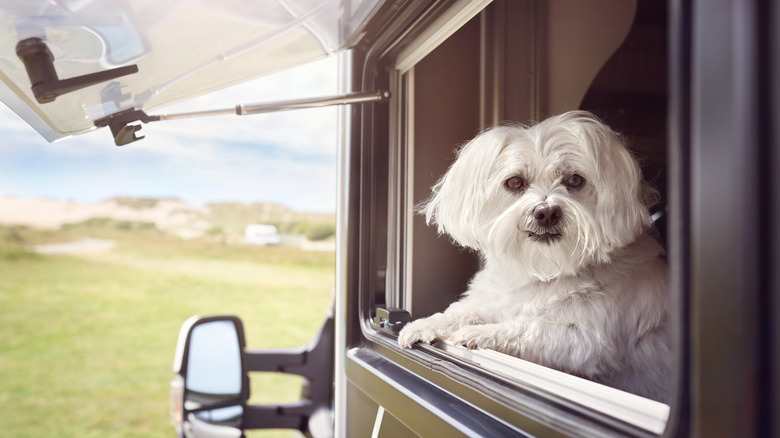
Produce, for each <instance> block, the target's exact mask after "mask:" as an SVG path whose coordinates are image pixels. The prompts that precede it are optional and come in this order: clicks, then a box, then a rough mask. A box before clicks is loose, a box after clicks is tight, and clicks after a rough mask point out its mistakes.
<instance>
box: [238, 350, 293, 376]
mask: <svg viewBox="0 0 780 438" xmlns="http://www.w3.org/2000/svg"><path fill="white" fill-rule="evenodd" d="M306 350H307V348H306V347H305V346H304V347H295V348H277V349H265V350H245V351H244V359H245V360H246V370H247V371H248V372H279V373H292V374H298V373H296V372H295V369H296V368H300V367H301V366H303V365H305V364H306ZM288 368H289V369H288Z"/></svg>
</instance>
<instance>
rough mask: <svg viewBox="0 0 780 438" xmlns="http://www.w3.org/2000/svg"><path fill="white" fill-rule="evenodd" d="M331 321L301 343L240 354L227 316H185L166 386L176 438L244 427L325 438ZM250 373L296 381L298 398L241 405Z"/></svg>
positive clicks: (223, 437) (239, 328)
mask: <svg viewBox="0 0 780 438" xmlns="http://www.w3.org/2000/svg"><path fill="white" fill-rule="evenodd" d="M333 336H334V335H333V317H332V315H330V316H328V317H327V318H326V319H325V322H324V323H323V325H322V327H321V328H320V331H319V332H318V333H317V335H316V336H315V337H314V339H312V340H311V342H309V343H308V344H307V345H304V346H300V347H295V348H281V349H264V350H247V349H246V348H245V340H244V328H243V325H242V324H241V320H240V319H238V318H237V317H235V316H211V317H197V316H195V317H192V318H190V319H188V320H187V321H186V322H185V323H184V325H182V328H181V331H180V332H179V341H178V343H177V345H176V357H175V359H174V364H173V372H174V373H176V377H175V378H174V380H173V381H172V382H171V422H172V423H173V425H174V427H175V428H176V434H177V436H179V437H180V438H182V437H186V438H193V437H209V438H214V437H218V438H228V437H236V438H238V437H241V436H243V435H242V434H243V431H244V430H245V429H297V430H299V431H300V432H302V433H304V434H306V435H307V436H312V437H316V438H319V437H332V436H333V421H332V420H333V415H332V408H333ZM250 372H278V373H289V374H296V375H299V376H302V377H304V379H305V380H304V383H303V387H302V388H301V398H300V399H299V400H297V401H294V402H290V403H282V404H271V405H247V401H248V400H249V374H248V373H250Z"/></svg>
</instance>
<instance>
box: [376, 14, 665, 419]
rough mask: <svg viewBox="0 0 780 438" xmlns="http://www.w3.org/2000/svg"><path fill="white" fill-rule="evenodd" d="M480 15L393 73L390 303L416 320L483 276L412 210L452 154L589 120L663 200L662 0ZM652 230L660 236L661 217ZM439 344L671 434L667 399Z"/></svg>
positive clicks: (471, 259)
mask: <svg viewBox="0 0 780 438" xmlns="http://www.w3.org/2000/svg"><path fill="white" fill-rule="evenodd" d="M474 3H476V2H474ZM483 6H484V5H480V6H479V7H477V8H476V9H477V10H473V9H472V10H470V11H469V10H468V8H462V9H460V13H461V15H460V16H459V17H458V16H455V17H453V16H447V17H443V18H442V19H440V21H441V23H446V24H443V25H442V26H440V27H438V28H437V27H436V26H435V25H434V26H432V27H431V30H430V31H426V32H427V33H426V34H424V35H421V36H419V37H418V38H417V40H416V41H415V42H413V43H411V44H410V45H408V46H407V47H406V48H405V49H403V51H402V52H401V54H400V55H399V56H398V58H397V60H396V63H395V67H396V70H395V71H394V75H391V83H392V84H393V86H394V88H395V89H394V93H393V94H394V96H396V97H397V98H398V99H396V102H394V104H395V107H394V108H392V109H391V112H392V116H391V117H392V118H391V131H392V132H394V135H395V138H396V140H395V141H391V145H390V152H389V153H390V160H389V163H390V169H389V181H390V182H389V187H388V191H389V215H388V217H389V223H388V239H389V243H388V263H387V264H388V266H387V273H386V293H385V300H386V303H387V305H388V306H389V307H400V308H403V309H405V310H407V311H409V312H410V313H411V315H412V318H413V319H419V318H422V317H425V316H429V315H431V314H433V313H436V312H439V311H442V310H444V309H445V308H446V307H447V306H448V305H449V304H450V303H452V302H454V301H456V300H457V299H458V297H459V296H460V294H462V293H463V292H464V291H465V290H466V289H467V284H468V281H469V280H470V278H471V277H472V276H473V275H474V274H475V273H476V272H477V270H478V269H479V267H480V260H479V257H478V256H477V255H476V254H474V253H472V252H470V251H467V250H464V249H462V248H460V247H458V246H456V245H453V244H452V243H451V242H450V241H449V239H448V238H447V237H445V236H442V237H439V236H437V234H436V229H435V227H431V226H427V225H426V224H425V218H424V217H423V216H421V215H419V214H416V212H415V206H417V205H419V204H420V203H421V202H423V201H424V200H425V199H426V198H427V197H428V196H429V195H430V189H431V186H432V185H433V184H434V183H435V182H436V181H437V180H438V179H439V177H440V176H441V175H443V173H444V172H445V171H446V170H447V168H448V167H449V165H450V164H451V163H452V162H453V160H454V157H455V156H454V149H455V148H456V147H457V146H459V145H461V144H463V143H465V142H466V141H468V140H470V139H471V138H473V137H474V136H475V135H476V134H477V133H478V132H479V131H480V130H482V129H485V128H487V127H490V126H495V125H499V124H502V123H505V122H520V123H524V122H529V121H540V120H543V119H545V118H546V117H548V116H551V115H555V114H560V113H562V112H565V111H569V110H574V109H584V110H588V111H591V112H592V113H594V114H596V115H597V116H598V117H600V118H601V119H602V120H604V121H605V122H606V123H607V124H608V125H609V126H611V127H612V128H613V129H614V130H615V131H617V132H620V133H622V134H624V135H625V136H626V137H627V138H628V139H629V142H630V145H629V146H630V148H631V149H632V150H633V151H634V152H635V153H636V155H638V156H639V157H641V164H642V167H643V169H642V170H643V173H644V176H645V179H646V180H648V181H649V182H650V183H651V184H652V185H654V186H655V188H657V189H658V190H659V192H660V193H661V199H662V201H663V200H665V199H666V191H667V190H666V175H665V171H666V103H667V84H666V71H667V63H666V62H667V53H666V51H667V41H666V35H667V29H666V25H667V23H666V16H667V15H666V6H665V2H657V1H646V0H640V1H634V2H623V1H610V2H595V3H588V4H584V3H582V2H577V1H557V2H525V1H495V2H493V3H491V4H490V5H489V6H487V7H485V8H484V10H482V11H479V9H480V8H481V7H483ZM455 9H457V8H455ZM469 14H473V16H472V17H470V16H469ZM458 18H460V20H461V21H460V22H459V21H458ZM437 35H438V37H439V40H438V42H440V44H438V45H437V44H436V42H437V40H436V36H437ZM432 41H433V42H432ZM654 208H655V209H656V210H657V211H663V209H664V206H663V204H658V205H656V206H655V207H654ZM657 225H658V228H659V232H660V234H661V237H662V238H664V236H665V230H664V226H663V221H661V222H659V223H658V224H657ZM439 348H441V349H444V350H445V351H446V352H447V353H448V354H450V355H452V357H460V358H466V359H468V360H469V361H471V362H476V363H477V364H479V365H480V366H482V367H484V368H486V369H489V370H491V371H496V372H498V373H501V374H502V375H505V376H509V377H510V378H511V379H517V380H522V381H524V382H529V381H533V382H535V383H534V384H538V385H541V387H546V388H547V389H548V390H549V391H551V392H554V393H556V394H557V395H559V396H560V395H562V394H565V395H564V397H571V398H572V399H574V400H576V401H578V402H580V403H583V404H586V405H588V406H591V407H593V408H594V409H596V410H602V411H604V412H608V413H609V414H610V415H611V416H613V417H616V418H619V419H622V420H626V421H629V422H633V423H634V424H637V425H640V427H642V428H644V429H646V430H650V431H653V432H656V433H660V432H662V431H663V428H664V425H665V421H666V417H667V416H668V412H669V411H668V407H667V406H665V405H662V404H660V403H655V402H652V401H649V400H645V399H640V398H638V397H634V396H629V395H628V394H625V395H626V396H627V397H624V398H621V397H623V393H621V392H619V391H613V390H610V388H606V387H603V386H602V385H598V384H593V383H592V382H585V383H583V382H582V381H581V380H579V379H577V380H573V379H572V380H568V381H567V377H568V376H565V375H562V373H558V372H554V371H552V370H549V369H546V368H543V367H538V366H535V365H533V364H530V365H529V364H528V363H526V362H524V361H519V360H515V359H514V358H512V357H509V356H505V355H502V354H498V353H494V352H491V351H487V350H482V351H468V350H465V349H463V348H460V347H452V346H449V345H447V344H440V345H439ZM454 360H457V359H454ZM645 402H647V403H645ZM640 417H642V418H640Z"/></svg>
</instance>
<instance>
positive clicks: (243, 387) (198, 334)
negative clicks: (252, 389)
mask: <svg viewBox="0 0 780 438" xmlns="http://www.w3.org/2000/svg"><path fill="white" fill-rule="evenodd" d="M245 347H246V342H245V340H244V328H243V325H242V323H241V320H240V319H239V318H237V317H235V316H229V315H224V316H209V317H199V316H194V317H192V318H189V319H188V320H187V321H186V322H185V323H184V324H183V325H182V327H181V330H180V331H179V339H178V342H177V344H176V354H175V357H174V363H173V372H174V373H176V374H177V376H176V377H175V378H174V380H173V382H171V422H172V423H173V424H174V426H175V428H176V433H177V435H178V436H180V437H198V436H226V437H228V436H241V431H242V430H243V428H244V408H245V405H246V402H247V400H248V399H249V382H248V374H247V370H246V360H245V359H244V348H245ZM217 430H221V431H222V432H223V433H220V434H216V435H215V434H214V432H215V431H217ZM199 431H200V432H199ZM206 431H208V432H206ZM201 432H205V433H206V435H204V434H203V433H201ZM236 432H238V435H235V434H236Z"/></svg>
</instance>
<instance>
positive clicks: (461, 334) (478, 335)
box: [449, 325, 498, 350]
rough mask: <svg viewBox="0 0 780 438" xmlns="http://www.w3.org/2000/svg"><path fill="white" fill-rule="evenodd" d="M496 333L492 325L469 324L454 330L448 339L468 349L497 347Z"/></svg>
mask: <svg viewBox="0 0 780 438" xmlns="http://www.w3.org/2000/svg"><path fill="white" fill-rule="evenodd" d="M497 336H498V334H497V333H496V330H495V328H494V327H493V326H492V325H469V326H466V327H463V328H461V329H459V330H458V331H456V332H455V333H453V334H452V336H450V338H449V340H450V341H452V342H454V343H455V344H457V345H462V346H464V347H466V348H468V349H469V350H473V349H475V348H477V347H479V348H488V349H493V350H495V349H497V347H498V341H497V339H498V337H497Z"/></svg>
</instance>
